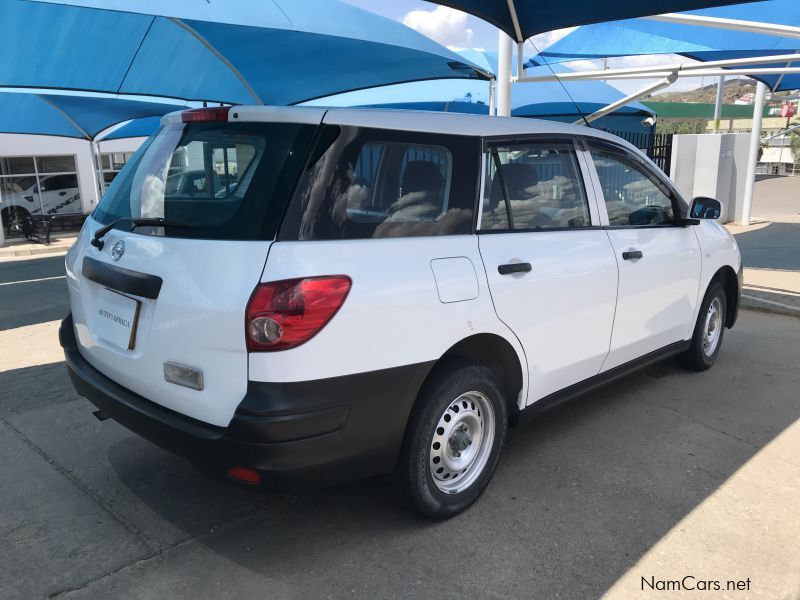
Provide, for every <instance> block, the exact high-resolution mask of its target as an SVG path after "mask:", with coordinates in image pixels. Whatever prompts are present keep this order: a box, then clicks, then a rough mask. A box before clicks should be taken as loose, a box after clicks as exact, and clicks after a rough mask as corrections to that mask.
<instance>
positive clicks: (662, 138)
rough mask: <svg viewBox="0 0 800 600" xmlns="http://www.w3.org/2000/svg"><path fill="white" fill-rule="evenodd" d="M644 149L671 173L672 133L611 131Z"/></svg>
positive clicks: (654, 160) (666, 171) (667, 172)
mask: <svg viewBox="0 0 800 600" xmlns="http://www.w3.org/2000/svg"><path fill="white" fill-rule="evenodd" d="M609 133H611V134H614V135H616V136H618V137H621V138H622V139H623V140H626V141H628V142H630V143H631V144H633V145H634V146H636V147H637V148H639V150H643V151H644V152H645V153H646V154H647V156H649V157H650V158H651V159H652V160H653V162H654V163H656V164H657V165H658V167H659V168H660V169H661V170H662V171H664V173H666V174H667V175H669V174H670V173H669V168H670V162H672V134H671V133H653V132H650V131H609Z"/></svg>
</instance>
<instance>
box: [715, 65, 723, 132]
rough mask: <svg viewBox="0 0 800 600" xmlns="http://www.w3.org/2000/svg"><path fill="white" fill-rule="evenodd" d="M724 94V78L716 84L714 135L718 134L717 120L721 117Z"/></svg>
mask: <svg viewBox="0 0 800 600" xmlns="http://www.w3.org/2000/svg"><path fill="white" fill-rule="evenodd" d="M724 92H725V76H724V75H723V76H722V77H720V78H719V82H718V83H717V101H716V103H715V104H714V133H719V120H720V118H721V117H722V97H723V93H724Z"/></svg>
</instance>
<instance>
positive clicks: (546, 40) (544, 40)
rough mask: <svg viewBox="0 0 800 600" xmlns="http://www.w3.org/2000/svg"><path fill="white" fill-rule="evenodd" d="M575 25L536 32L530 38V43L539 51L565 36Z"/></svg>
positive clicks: (573, 29)
mask: <svg viewBox="0 0 800 600" xmlns="http://www.w3.org/2000/svg"><path fill="white" fill-rule="evenodd" d="M576 29H577V27H565V28H564V29H554V30H553V31H547V32H545V33H538V34H536V35H535V36H533V37H532V38H530V41H531V43H532V44H533V45H534V47H535V48H536V49H537V50H538V51H539V52H541V51H543V50H544V49H545V48H547V47H548V46H552V45H553V44H555V43H556V42H557V41H558V40H560V39H561V38H564V37H567V36H568V35H569V34H570V33H572V32H573V31H575V30H576Z"/></svg>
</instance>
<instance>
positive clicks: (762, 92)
mask: <svg viewBox="0 0 800 600" xmlns="http://www.w3.org/2000/svg"><path fill="white" fill-rule="evenodd" d="M766 96H767V86H766V85H764V84H763V83H761V82H760V81H759V82H758V84H757V85H756V101H755V104H753V130H752V131H751V132H750V153H749V155H748V157H747V161H748V162H747V176H746V178H745V183H744V203H743V206H742V222H741V225H750V215H751V214H752V212H753V187H754V186H755V183H756V166H757V164H758V150H759V148H760V147H761V119H762V117H763V115H764V100H765V98H766Z"/></svg>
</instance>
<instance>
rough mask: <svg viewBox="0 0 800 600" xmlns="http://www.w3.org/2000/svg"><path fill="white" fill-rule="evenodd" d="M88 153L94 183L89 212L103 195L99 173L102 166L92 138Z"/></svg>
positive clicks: (95, 143)
mask: <svg viewBox="0 0 800 600" xmlns="http://www.w3.org/2000/svg"><path fill="white" fill-rule="evenodd" d="M89 154H90V155H91V156H92V167H93V168H92V183H94V186H93V187H94V199H93V198H89V202H90V204H91V209H90V210H89V212H91V211H92V210H94V206H95V205H96V204H99V203H100V199H101V198H102V197H103V193H104V192H105V190H104V186H103V183H104V182H103V175H101V174H100V172H101V170H102V168H103V165H102V158H101V157H100V150H99V146H98V145H97V142H95V141H93V140H92V141H90V142H89ZM101 182H102V183H101ZM95 199H96V201H95Z"/></svg>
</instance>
